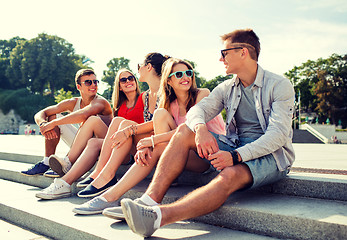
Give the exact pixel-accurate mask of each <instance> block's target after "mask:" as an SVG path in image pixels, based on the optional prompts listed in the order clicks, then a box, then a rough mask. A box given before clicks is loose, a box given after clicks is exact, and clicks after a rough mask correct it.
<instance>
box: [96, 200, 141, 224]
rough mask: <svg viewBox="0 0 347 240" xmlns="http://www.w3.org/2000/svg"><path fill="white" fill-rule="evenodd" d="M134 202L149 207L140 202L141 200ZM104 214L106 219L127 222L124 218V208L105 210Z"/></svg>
mask: <svg viewBox="0 0 347 240" xmlns="http://www.w3.org/2000/svg"><path fill="white" fill-rule="evenodd" d="M134 202H136V203H139V204H142V205H145V206H148V205H147V204H145V203H144V202H142V201H141V200H140V198H136V199H135V200H134ZM102 214H103V215H104V216H106V217H109V218H113V219H116V220H122V221H125V216H124V213H123V211H122V207H121V206H117V207H110V208H105V210H104V211H102Z"/></svg>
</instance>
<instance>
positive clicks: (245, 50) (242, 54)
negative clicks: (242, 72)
mask: <svg viewBox="0 0 347 240" xmlns="http://www.w3.org/2000/svg"><path fill="white" fill-rule="evenodd" d="M247 55H249V51H248V48H245V47H244V48H242V49H241V56H242V57H245V56H247Z"/></svg>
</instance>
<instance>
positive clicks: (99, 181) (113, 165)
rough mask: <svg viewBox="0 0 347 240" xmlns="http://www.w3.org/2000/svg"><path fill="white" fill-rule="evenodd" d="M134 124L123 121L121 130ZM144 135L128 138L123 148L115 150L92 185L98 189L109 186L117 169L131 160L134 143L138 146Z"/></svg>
mask: <svg viewBox="0 0 347 240" xmlns="http://www.w3.org/2000/svg"><path fill="white" fill-rule="evenodd" d="M132 124H134V122H133V121H129V120H125V121H122V122H121V124H120V126H119V129H124V128H125V127H127V126H129V125H132ZM144 136H147V135H144V134H139V135H136V136H134V137H130V138H128V139H127V140H126V141H125V142H124V143H123V145H122V146H120V147H119V148H113V149H112V152H111V156H110V158H109V160H108V162H107V163H106V165H105V167H104V168H103V169H102V171H101V172H100V174H99V175H98V176H97V177H96V178H95V179H94V181H93V182H92V185H93V186H94V187H96V188H101V187H103V186H104V185H105V184H107V183H108V182H109V181H110V180H111V179H112V178H113V177H114V176H115V174H116V171H117V169H118V168H119V166H120V165H121V164H122V163H126V162H127V160H128V159H129V153H130V150H131V149H132V148H133V142H134V144H136V143H137V142H138V141H139V139H141V138H143V137H144Z"/></svg>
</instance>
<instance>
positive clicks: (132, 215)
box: [121, 198, 158, 237]
mask: <svg viewBox="0 0 347 240" xmlns="http://www.w3.org/2000/svg"><path fill="white" fill-rule="evenodd" d="M121 206H122V210H123V213H124V216H125V221H126V222H127V224H128V226H129V227H130V229H131V230H132V231H133V232H134V233H136V234H139V235H141V236H143V237H150V236H151V235H152V234H153V233H154V232H155V231H156V230H157V229H156V228H155V227H154V223H155V221H156V220H157V218H158V215H157V213H156V212H155V211H154V209H153V207H149V206H145V205H140V204H138V203H135V202H134V201H132V200H131V199H129V198H125V199H123V200H122V201H121Z"/></svg>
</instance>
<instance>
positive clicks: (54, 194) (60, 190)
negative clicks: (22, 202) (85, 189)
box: [35, 178, 71, 199]
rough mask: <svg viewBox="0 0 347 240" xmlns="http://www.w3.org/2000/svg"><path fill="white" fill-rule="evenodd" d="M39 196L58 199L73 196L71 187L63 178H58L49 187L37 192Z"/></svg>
mask: <svg viewBox="0 0 347 240" xmlns="http://www.w3.org/2000/svg"><path fill="white" fill-rule="evenodd" d="M35 196H36V197H37V198H42V199H58V198H64V197H70V196H71V187H70V186H68V185H67V183H66V182H65V181H64V180H63V179H61V178H56V179H54V182H53V183H52V184H51V185H49V187H47V188H45V189H43V190H42V191H41V192H39V193H36V195H35Z"/></svg>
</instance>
